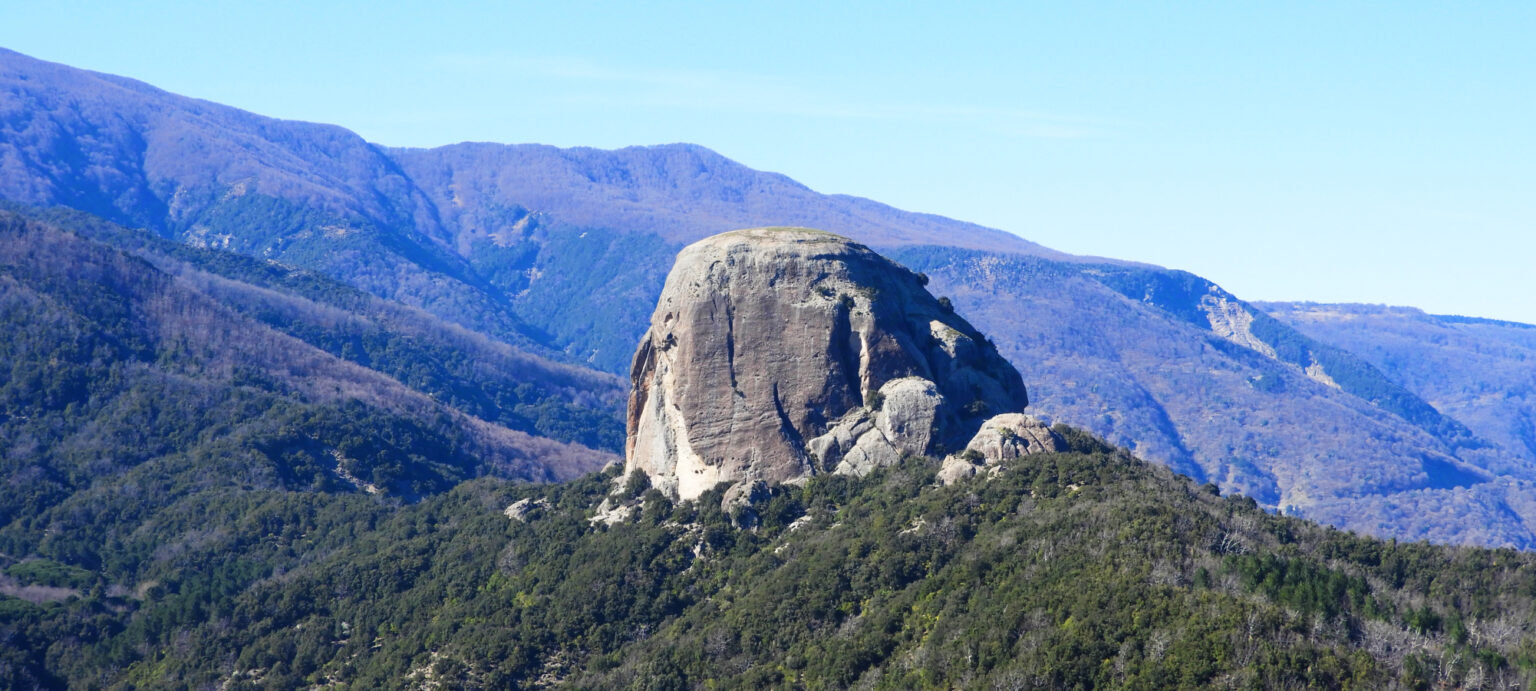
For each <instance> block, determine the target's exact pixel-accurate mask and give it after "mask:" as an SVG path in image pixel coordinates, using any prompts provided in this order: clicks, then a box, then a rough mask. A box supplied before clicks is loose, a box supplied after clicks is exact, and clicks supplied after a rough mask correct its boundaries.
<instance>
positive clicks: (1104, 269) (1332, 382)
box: [892, 248, 1536, 546]
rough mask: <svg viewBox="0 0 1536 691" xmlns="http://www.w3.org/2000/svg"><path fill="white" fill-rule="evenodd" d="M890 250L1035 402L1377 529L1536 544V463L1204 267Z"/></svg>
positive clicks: (1175, 461)
mask: <svg viewBox="0 0 1536 691" xmlns="http://www.w3.org/2000/svg"><path fill="white" fill-rule="evenodd" d="M892 256H893V257H894V258H896V259H897V260H899V261H901V262H902V263H904V264H906V265H907V266H908V267H910V268H912V269H914V270H919V271H925V272H926V273H927V274H928V275H929V276H931V277H932V284H931V287H932V289H933V290H934V291H935V292H936V293H940V294H948V295H950V296H951V297H952V298H953V300H954V302H955V305H956V306H957V308H958V309H959V310H960V311H961V312H962V313H964V314H967V315H969V316H970V319H971V320H972V321H973V322H974V323H975V324H976V325H977V328H979V329H981V330H983V331H984V332H986V333H988V334H989V335H991V336H992V338H993V339H994V340H996V342H997V343H998V347H999V348H1000V349H1001V350H1002V352H1003V354H1004V355H1005V356H1007V357H1008V358H1009V359H1010V360H1011V361H1012V362H1014V363H1015V365H1016V366H1017V367H1018V368H1019V370H1020V372H1021V373H1022V374H1023V375H1024V377H1025V379H1026V380H1027V381H1029V382H1031V383H1032V387H1031V399H1032V404H1033V405H1032V408H1031V410H1033V411H1035V413H1036V414H1037V415H1041V416H1046V417H1049V418H1052V419H1055V420H1057V421H1064V422H1068V423H1070V424H1073V425H1081V426H1083V427H1085V428H1088V429H1090V430H1092V431H1094V432H1095V433H1098V434H1102V435H1104V436H1105V437H1106V438H1108V439H1110V440H1111V441H1114V442H1116V443H1119V444H1124V445H1126V446H1129V447H1131V448H1133V449H1135V451H1136V453H1137V454H1138V455H1142V456H1145V457H1146V458H1149V459H1154V460H1157V461H1160V462H1164V463H1167V464H1169V465H1170V466H1171V467H1173V468H1174V469H1176V470H1178V471H1179V472H1183V473H1186V474H1189V475H1191V476H1192V477H1195V478H1201V479H1203V480H1208V481H1212V482H1215V483H1217V484H1219V485H1221V486H1222V487H1224V488H1228V489H1232V490H1235V491H1240V492H1243V493H1244V494H1247V495H1249V496H1252V497H1254V498H1256V499H1258V500H1259V501H1260V502H1261V503H1263V504H1265V505H1269V506H1277V507H1281V508H1283V509H1284V510H1286V511H1289V512H1294V513H1298V514H1300V515H1304V516H1309V517H1313V518H1316V519H1318V520H1323V521H1327V522H1330V523H1333V524H1336V525H1341V526H1347V527H1350V528H1353V529H1357V530H1361V531H1363V532H1368V533H1372V534H1384V535H1397V536H1402V537H1411V538H1429V539H1435V540H1441V541H1452V542H1473V543H1484V544H1508V545H1518V546H1527V545H1530V544H1532V543H1533V533H1532V530H1531V528H1532V526H1531V525H1530V519H1529V518H1526V517H1532V518H1536V514H1532V513H1531V506H1532V504H1531V501H1530V499H1531V497H1533V496H1536V494H1533V493H1536V487H1533V486H1532V484H1531V481H1532V480H1533V479H1536V476H1533V475H1532V472H1533V468H1532V467H1531V466H1529V465H1524V464H1521V463H1519V462H1517V461H1513V460H1511V459H1510V457H1509V456H1508V455H1507V454H1504V453H1502V452H1500V451H1499V450H1498V449H1496V448H1491V447H1489V445H1488V444H1487V443H1486V442H1482V441H1481V440H1478V439H1476V438H1474V437H1473V436H1472V435H1471V433H1470V432H1468V431H1467V430H1466V429H1465V427H1463V426H1462V425H1461V424H1460V423H1459V422H1456V421H1455V420H1452V419H1449V418H1447V417H1446V416H1444V415H1442V414H1441V413H1439V412H1438V411H1436V410H1435V409H1434V408H1432V407H1431V406H1429V405H1428V404H1427V403H1425V402H1424V401H1423V400H1422V399H1419V398H1418V397H1417V396H1414V395H1413V394H1412V393H1410V392H1408V391H1407V390H1406V389H1404V388H1403V387H1402V386H1399V385H1398V384H1396V383H1394V382H1393V381H1392V380H1391V379H1390V378H1389V377H1387V376H1386V375H1384V374H1383V373H1382V372H1381V371H1379V370H1377V369H1376V368H1374V367H1372V366H1371V365H1369V364H1368V363H1365V362H1364V361H1363V360H1361V359H1360V358H1356V357H1354V356H1353V355H1351V354H1349V353H1348V352H1345V351H1342V350H1340V349H1338V348H1336V347H1333V346H1328V345H1325V344H1323V343H1321V342H1318V341H1315V340H1313V339H1311V338H1308V337H1306V336H1304V335H1302V334H1301V333H1299V332H1297V331H1295V330H1293V329H1291V328H1289V327H1287V326H1285V325H1283V324H1281V323H1280V322H1278V321H1276V320H1274V319H1273V318H1270V317H1268V316H1267V315H1265V314H1264V313H1263V312H1261V311H1259V310H1257V309H1255V308H1253V307H1251V306H1249V305H1247V304H1246V303H1243V302H1242V301H1240V300H1237V299H1236V298H1234V297H1232V296H1231V295H1229V294H1227V293H1225V292H1224V291H1221V290H1220V288H1217V287H1215V286H1213V285H1212V284H1210V283H1209V282H1207V281H1204V280H1203V279H1199V278H1198V277H1195V276H1191V275H1189V274H1184V273H1181V272H1170V271H1165V270H1160V269H1143V268H1137V267H1114V266H1092V265H1064V264H1060V263H1055V262H1048V261H1041V260H1037V259H1032V258H1027V257H1000V256H997V255H993V254H989V253H978V252H969V251H963V250H954V249H949V248H911V249H906V250H896V251H893V253H892ZM1303 363H1305V364H1303Z"/></svg>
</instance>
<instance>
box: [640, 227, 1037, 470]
mask: <svg viewBox="0 0 1536 691" xmlns="http://www.w3.org/2000/svg"><path fill="white" fill-rule="evenodd" d="M924 283H925V280H924V279H923V277H920V276H919V275H917V274H914V273H912V272H910V271H908V270H906V269H905V268H902V267H901V266H899V265H897V264H895V263H893V262H891V261H889V260H887V259H885V258H883V257H881V256H880V255H878V254H875V253H874V252H872V251H870V250H869V249H867V248H865V247H863V246H861V245H858V244H855V243H853V242H851V241H849V240H847V239H845V238H842V237H839V236H836V235H832V234H829V233H823V232H820V231H814V230H806V229H789V228H768V229H756V230H744V231H736V232H731V233H725V234H722V235H717V236H714V237H711V238H706V239H704V240H701V241H699V242H697V243H694V244H692V245H689V246H688V247H686V248H684V249H683V251H682V252H681V253H679V254H678V257H677V261H676V263H675V264H674V266H673V267H672V271H671V273H670V274H669V275H668V276H667V282H666V286H665V287H664V288H663V290H662V294H661V299H660V301H659V303H658V304H657V306H656V311H655V313H654V314H653V315H652V317H651V324H650V329H649V330H648V331H647V332H646V334H645V336H644V337H643V338H642V339H641V341H640V346H639V349H638V350H637V351H636V353H635V358H634V364H633V366H632V368H631V374H630V376H631V380H632V389H631V393H630V401H629V417H628V432H629V437H628V442H627V447H626V463H625V473H626V475H627V474H628V473H630V472H633V471H634V470H636V469H638V470H641V471H643V472H645V473H646V474H647V475H649V476H650V478H651V483H652V485H653V486H655V487H656V488H658V489H660V490H662V491H663V492H667V493H669V494H672V495H674V496H678V497H680V498H684V499H690V498H694V497H697V496H698V495H699V494H701V493H703V492H704V491H706V490H708V489H710V488H712V487H714V486H715V485H716V484H718V483H721V482H732V483H736V482H740V481H744V480H747V481H764V482H768V483H778V482H786V481H790V480H794V479H796V478H801V477H805V476H809V475H812V474H815V473H820V472H828V471H838V472H847V473H858V474H862V473H865V472H868V471H869V470H871V469H873V468H876V467H879V466H881V465H887V464H890V463H893V462H895V461H897V460H899V459H900V458H901V457H902V456H903V455H904V454H925V453H938V452H941V451H942V450H944V449H952V448H958V446H959V445H960V444H961V443H963V442H964V441H965V440H967V439H970V438H971V437H972V436H973V435H974V434H975V433H976V431H977V429H979V428H980V427H981V424H982V422H983V421H984V420H986V418H987V417H988V416H990V415H992V414H994V413H1003V412H1014V411H1018V410H1022V409H1023V408H1024V407H1025V406H1026V405H1027V404H1028V397H1027V396H1026V394H1025V389H1024V384H1023V382H1022V381H1021V380H1020V378H1019V374H1018V372H1017V371H1015V370H1014V369H1013V367H1012V366H1011V365H1010V364H1008V362H1007V361H1006V360H1004V359H1003V358H1002V356H1000V355H999V354H998V353H997V349H996V348H994V347H993V346H992V344H991V343H990V342H988V341H987V340H986V339H985V338H984V337H982V335H981V334H979V333H977V332H976V330H975V329H974V328H972V327H971V325H970V324H968V323H966V321H965V320H964V319H961V318H960V317H959V316H957V315H955V314H954V312H953V311H952V310H951V309H950V308H949V307H948V305H947V303H941V302H940V301H939V300H937V299H935V298H934V297H933V296H932V295H930V294H929V293H928V292H927V291H926V290H925V289H924V288H923V284H924Z"/></svg>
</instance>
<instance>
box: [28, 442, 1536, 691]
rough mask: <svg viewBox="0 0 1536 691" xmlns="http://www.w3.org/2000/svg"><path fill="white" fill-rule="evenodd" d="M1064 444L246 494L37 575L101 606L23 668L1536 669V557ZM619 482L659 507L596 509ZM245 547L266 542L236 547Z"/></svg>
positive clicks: (338, 677) (755, 683)
mask: <svg viewBox="0 0 1536 691" xmlns="http://www.w3.org/2000/svg"><path fill="white" fill-rule="evenodd" d="M1058 432H1059V433H1061V434H1063V435H1064V436H1065V437H1066V438H1067V439H1069V441H1070V442H1071V445H1072V447H1073V449H1074V451H1072V452H1071V453H1063V454H1046V455H1037V456H1030V457H1026V458H1025V459H1021V460H1020V461H1017V462H1015V463H1014V464H1013V466H1011V467H1010V468H1009V469H1008V470H1006V471H1004V472H1002V473H1001V474H999V475H997V476H996V477H993V478H990V479H987V478H976V479H973V480H970V481H966V482H962V483H959V484H956V485H954V486H950V487H942V486H938V485H936V484H935V482H934V471H935V470H936V468H937V462H936V461H934V460H932V459H924V458H917V457H914V458H909V459H908V460H906V461H905V462H903V463H902V464H900V465H898V466H895V467H891V468H887V469H884V470H881V471H879V472H876V473H874V474H872V475H870V476H868V477H866V478H862V479H858V478H851V477H846V476H821V477H818V478H815V479H813V480H811V481H810V482H809V483H806V484H804V485H803V486H782V487H779V488H775V489H774V490H773V491H772V492H771V493H770V494H769V495H768V496H765V497H762V498H760V499H759V500H758V501H757V502H756V503H755V504H752V505H750V506H748V507H745V508H742V509H737V510H734V511H733V512H732V513H731V514H726V513H724V512H722V509H721V495H720V490H718V489H717V490H715V491H713V492H709V493H706V494H705V495H704V496H703V497H701V498H700V499H699V500H698V501H697V502H684V503H680V504H673V503H671V502H669V501H667V500H666V499H664V498H663V497H662V496H661V495H660V494H659V493H657V492H654V491H647V488H646V487H645V485H644V483H643V482H640V483H636V482H633V481H630V482H624V483H620V484H622V485H623V487H622V489H621V490H615V488H616V487H618V485H615V483H614V481H615V480H616V477H615V475H614V472H612V471H610V472H609V473H606V474H601V475H593V476H588V477H586V478H583V479H581V480H578V481H576V482H572V483H566V484H562V485H542V486H516V485H510V484H506V483H503V482H501V481H495V480H490V479H485V480H478V481H474V482H470V483H466V484H463V485H460V486H459V487H457V488H456V489H454V490H452V491H451V492H448V493H446V494H443V495H437V496H434V497H431V498H428V499H426V500H424V501H422V502H421V503H419V504H415V505H411V506H407V507H401V508H388V507H384V506H381V505H379V504H377V503H375V502H370V501H368V500H367V499H366V498H364V497H359V496H357V495H325V494H312V493H303V492H290V491H281V490H276V491H266V492H258V493H246V494H244V495H241V496H240V497H238V498H229V499H227V500H225V501H224V502H221V503H219V504H217V505H213V506H209V507H207V510H206V511H201V512H199V513H198V514H197V515H206V516H208V517H210V520H211V521H212V525H215V526H218V527H217V528H213V529H210V528H209V526H208V524H206V523H205V524H204V525H199V526H194V525H190V524H188V523H187V522H186V521H187V517H186V516H185V515H183V516H182V517H181V518H180V522H176V521H167V522H166V524H165V525H164V526H160V527H162V528H164V529H166V530H169V531H181V532H180V533H179V534H181V535H182V536H183V539H182V540H180V541H178V542H176V543H175V546H174V547H168V548H163V549H162V550H161V553H162V554H163V557H162V559H161V560H160V561H159V562H158V563H161V564H162V565H163V568H164V570H163V571H160V572H156V573H153V574H149V575H153V576H154V578H153V579H150V580H142V581H136V582H135V584H136V585H133V586H132V587H122V586H118V585H117V584H116V583H114V582H112V581H110V580H108V579H106V578H105V573H102V572H92V571H86V570H81V569H72V568H68V567H61V566H58V565H53V564H50V563H44V562H37V561H32V562H25V563H17V564H12V565H11V566H10V567H8V572H9V573H11V574H12V578H14V579H25V580H26V581H28V582H33V583H38V584H44V585H49V586H53V587H56V588H70V587H73V588H77V589H78V590H79V592H80V596H79V597H78V598H71V599H68V600H64V601H61V602H56V603H52V604H43V605H32V604H27V603H23V602H21V601H18V600H4V601H3V602H4V603H5V605H4V607H3V608H0V622H3V624H0V627H3V630H0V633H3V635H5V636H6V640H8V641H9V642H11V644H12V645H11V646H10V647H8V648H7V649H6V652H5V653H4V655H5V660H6V664H5V666H4V667H3V668H0V670H3V673H4V674H6V675H7V676H6V677H5V683H7V684H8V685H10V686H13V687H16V686H25V685H26V684H28V683H30V682H32V681H43V682H47V683H59V684H63V683H73V684H77V685H99V686H103V687H109V688H117V687H122V688H126V687H129V686H136V687H167V686H204V685H217V686H222V687H224V688H294V687H300V686H310V685H333V686H340V687H345V688H403V687H414V686H423V685H442V686H444V687H457V688H507V687H532V688H539V687H549V686H554V685H567V686H570V687H573V688H666V689H672V688H676V689H684V688H694V687H706V688H764V687H796V688H799V687H813V688H816V687H824V688H843V687H862V688H903V689H905V688H954V687H966V688H1031V687H1039V686H1048V687H1057V688H1062V687H1090V686H1095V687H1097V686H1126V687H1133V688H1168V687H1173V686H1243V687H1248V686H1265V687H1284V686H1311V687H1335V688H1360V689H1381V688H1421V689H1428V688H1432V687H1441V686H1465V687H1469V688H1493V687H1498V688H1504V687H1505V685H1507V684H1511V683H1513V684H1519V683H1523V682H1526V681H1529V680H1531V679H1532V678H1533V677H1532V675H1533V673H1536V639H1533V638H1532V633H1533V631H1536V629H1533V625H1536V622H1533V621H1532V612H1533V611H1536V609H1533V607H1532V605H1533V602H1532V597H1533V593H1536V561H1533V560H1532V558H1531V557H1530V556H1529V555H1527V554H1524V553H1519V552H1515V551H1512V550H1482V549H1471V548H1451V547H1436V546H1430V545H1426V544H1406V543H1395V542H1383V541H1380V540H1375V539H1371V538H1362V537H1358V536H1355V535H1351V534H1347V533H1341V532H1338V531H1336V530H1333V529H1329V528H1323V527H1320V526H1317V525H1315V524H1312V523H1308V522H1305V521H1302V520H1298V519H1294V518H1285V517H1278V516H1274V515H1271V514H1267V513H1264V512H1263V511H1261V510H1259V509H1258V508H1257V506H1256V505H1255V504H1254V502H1253V501H1252V500H1251V499H1247V498H1243V497H1220V496H1218V495H1217V493H1216V490H1215V488H1214V487H1213V486H1209V485H1207V486H1197V485H1196V484H1194V483H1193V482H1190V481H1189V480H1187V479H1184V478H1180V477H1177V476H1174V475H1173V474H1171V473H1169V472H1168V471H1167V470H1165V469H1162V468H1159V467H1155V466H1149V465H1147V464H1144V463H1142V462H1139V461H1136V460H1134V459H1132V458H1130V457H1129V456H1128V455H1126V454H1124V453H1123V452H1117V451H1114V450H1112V449H1110V448H1109V447H1106V446H1103V445H1102V444H1100V443H1099V442H1096V441H1094V440H1092V439H1091V438H1090V437H1087V436H1086V435H1083V434H1081V433H1076V432H1073V431H1072V430H1069V429H1066V428H1059V429H1058ZM610 491H621V495H620V497H618V499H619V500H621V501H624V502H625V503H628V504H630V505H633V506H634V507H636V510H635V511H634V512H633V513H632V515H631V517H630V518H629V519H627V520H624V521H621V522H618V523H614V524H607V523H594V522H591V521H589V520H588V519H589V517H590V516H591V515H592V513H593V510H594V508H595V507H596V505H597V504H598V503H599V502H600V501H601V500H602V499H604V497H605V496H606V495H607V494H608V493H609V492H610ZM625 497H628V498H627V499H625ZM610 501H612V499H610ZM514 505H515V510H514V511H513V512H512V513H513V514H514V515H515V516H516V517H515V518H512V517H509V516H508V515H505V514H504V511H503V508H504V507H508V506H514ZM742 526H753V527H751V528H743V527H742ZM228 544H237V545H248V546H249V547H248V548H247V549H246V550H245V555H244V557H242V558H241V559H240V560H233V561H231V560H228V559H227V558H221V557H217V556H215V555H218V554H222V552H220V551H218V550H217V549H216V548H214V547H213V546H214V545H228ZM298 553H303V554H307V555H308V556H307V557H305V558H303V559H302V560H300V559H296V558H295V556H294V555H295V554H298ZM210 557H213V558H214V561H215V562H217V568H212V567H210V566H208V565H206V564H205V563H204V562H205V560H207V559H209V558H210ZM277 573H282V576H281V577H250V576H251V575H258V576H265V575H267V574H271V575H273V576H275V575H276V574H277ZM230 574H235V575H230ZM242 579H244V580H242Z"/></svg>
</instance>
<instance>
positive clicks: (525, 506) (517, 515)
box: [502, 499, 549, 523]
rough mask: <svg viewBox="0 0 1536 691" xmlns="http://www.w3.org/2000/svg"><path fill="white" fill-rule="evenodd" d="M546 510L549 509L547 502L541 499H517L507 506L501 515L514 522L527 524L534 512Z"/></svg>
mask: <svg viewBox="0 0 1536 691" xmlns="http://www.w3.org/2000/svg"><path fill="white" fill-rule="evenodd" d="M547 508H549V502H547V501H545V500H543V499H538V500H535V499H519V500H517V501H514V502H512V503H511V504H510V505H508V506H507V508H506V510H504V511H502V514H504V515H505V516H506V517H507V518H510V519H512V520H514V521H521V522H524V523H527V522H528V519H529V518H530V517H532V516H533V514H534V512H536V511H538V510H540V509H547Z"/></svg>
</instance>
